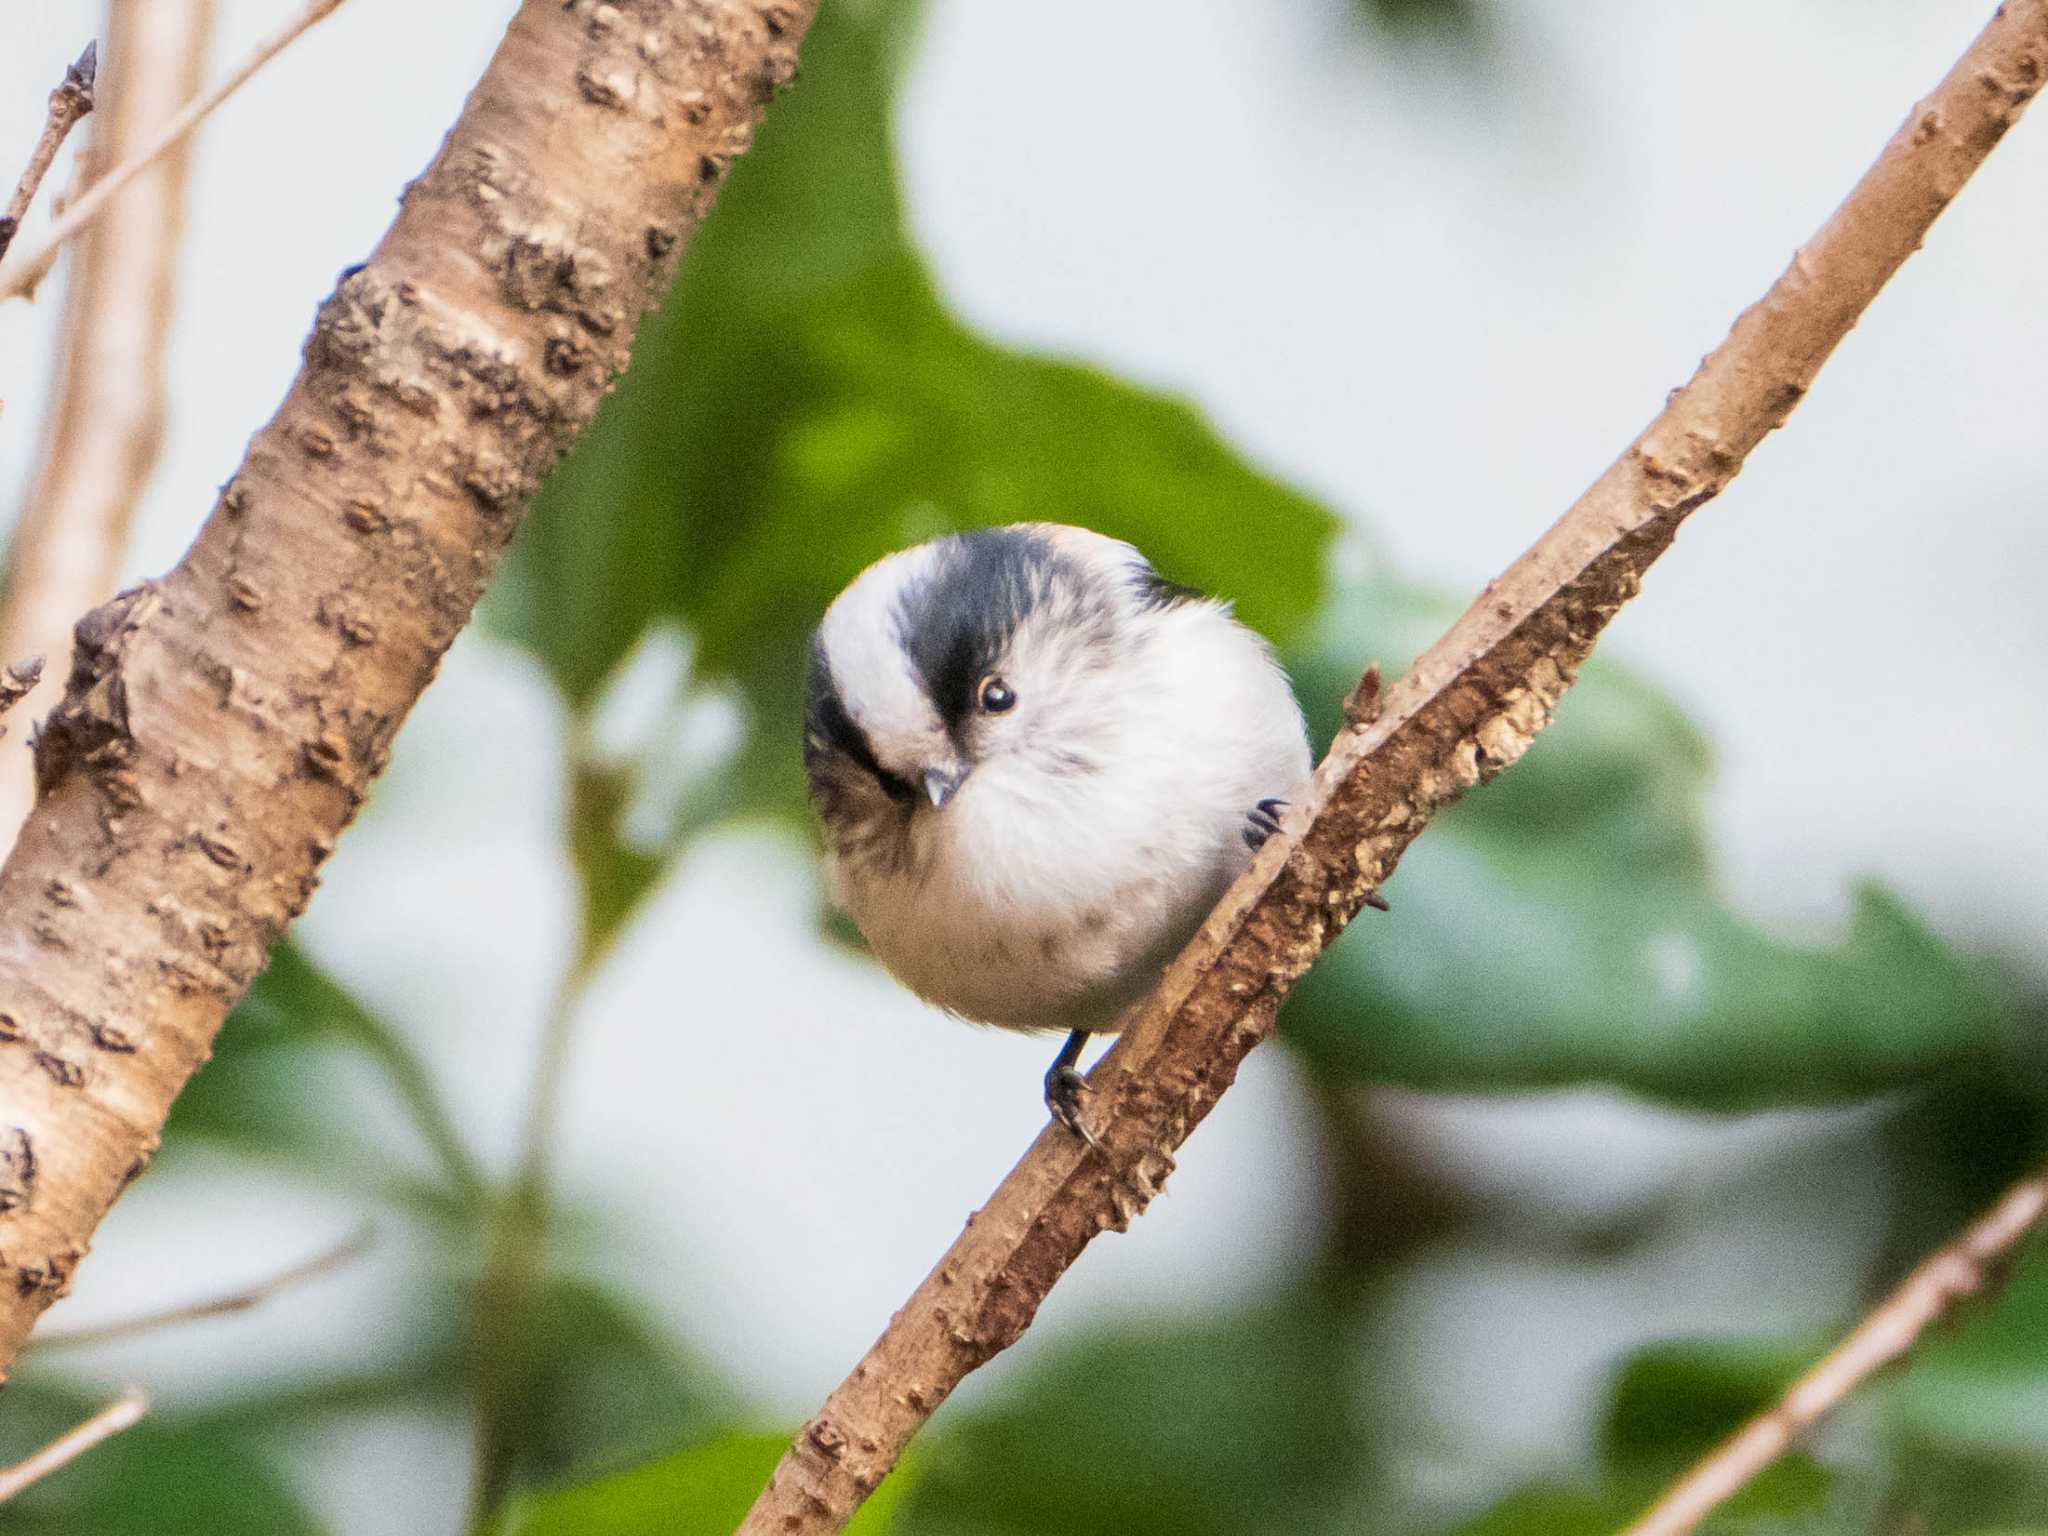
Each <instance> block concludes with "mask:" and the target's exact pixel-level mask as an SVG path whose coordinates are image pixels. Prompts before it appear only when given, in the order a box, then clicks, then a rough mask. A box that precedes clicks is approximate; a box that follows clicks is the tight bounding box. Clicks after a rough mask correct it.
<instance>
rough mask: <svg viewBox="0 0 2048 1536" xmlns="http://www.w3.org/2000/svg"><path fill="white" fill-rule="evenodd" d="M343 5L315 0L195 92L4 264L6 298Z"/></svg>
mask: <svg viewBox="0 0 2048 1536" xmlns="http://www.w3.org/2000/svg"><path fill="white" fill-rule="evenodd" d="M341 3H342V0H311V3H310V4H308V5H307V7H306V8H305V10H303V11H301V12H300V13H299V14H298V15H297V16H295V17H293V18H292V19H291V20H290V21H288V22H286V23H285V24H284V25H283V26H281V27H279V28H278V29H277V30H276V31H275V32H273V33H271V34H270V36H268V37H266V38H265V39H264V40H263V41H262V42H261V43H259V44H257V45H256V48H255V50H254V51H253V52H252V53H250V55H249V57H248V58H246V59H244V60H243V61H242V63H241V65H240V66H239V67H238V68H236V69H235V70H234V71H233V72H232V73H231V74H229V75H228V77H227V78H226V79H225V80H223V81H221V82H220V84H218V85H216V86H215V87H214V88H213V89H212V90H210V91H208V92H207V93H206V94H205V95H203V96H195V97H194V98H193V99H192V100H191V101H189V102H187V103H186V104H185V106H184V107H183V108H182V109H180V111H179V112H178V113H177V115H176V116H174V117H172V118H171V120H170V121H169V122H167V123H165V124H164V125H163V128H162V130H161V131H160V132H159V133H158V134H157V136H156V137H155V138H154V139H152V140H151V141H150V142H149V143H148V144H146V145H145V146H143V148H142V149H140V150H139V151H137V152H136V153H135V155H133V156H132V157H131V158H129V159H128V160H126V161H124V162H122V163H121V164H120V165H117V166H116V167H114V169H113V170H111V171H109V172H108V173H107V174H106V175H105V176H102V177H101V178H100V179H99V180H98V181H96V182H94V183H93V184H92V186H91V187H89V188H88V189H87V190H86V192H85V195H84V196H82V197H80V198H79V199H78V201H77V202H75V203H73V204H72V205H71V206H70V207H69V208H67V209H65V210H64V212H63V214H62V216H60V217H59V218H58V220H57V222H56V223H55V224H54V225H52V226H51V228H50V232H49V233H48V234H47V235H45V236H44V237H43V240H42V243H41V244H40V245H38V246H37V247H36V248H35V249H34V250H33V251H31V252H30V253H29V254H27V255H26V256H23V257H20V258H19V259H17V260H15V261H11V262H9V263H7V265H6V266H5V267H0V301H4V300H7V299H20V298H26V297H28V296H29V295H30V294H31V293H33V292H35V288H36V284H37V283H38V282H40V281H41V280H42V276H43V274H44V273H45V272H46V271H48V270H49V266H50V261H51V259H52V258H53V257H54V256H55V255H56V253H57V249H58V248H59V247H60V246H62V245H63V244H64V242H65V241H67V240H69V239H70V238H71V237H72V236H73V235H75V234H77V233H78V232H79V231H80V230H81V229H84V228H85V227H86V226H87V225H88V224H90V223H92V221H93V220H94V219H96V218H98V217H99V216H100V214H101V213H102V212H103V211H104V210H105V209H106V206H107V204H108V203H109V202H111V201H112V200H113V199H114V198H115V197H116V196H118V195H119V194H120V191H121V189H122V188H123V187H125V186H127V185H128V183H129V182H131V181H133V180H134V179H135V178H136V177H137V176H139V175H141V174H142V173H143V172H144V171H145V170H147V169H148V168H149V166H150V164H151V162H153V161H154V160H156V158H157V157H158V156H159V155H162V154H164V153H165V152H166V151H168V150H169V149H170V148H171V147H172V146H173V145H175V144H177V143H178V142H179V140H181V139H183V138H184V137H185V135H186V134H188V133H190V132H191V131H192V130H193V129H194V128H196V127H198V126H199V124H200V123H201V122H203V121H204V120H205V119H206V117H207V116H208V114H210V113H211V112H212V111H213V110H214V108H216V107H218V106H219V105H220V104H221V103H222V102H224V101H226V100H227V99H228V98H229V97H230V96H232V95H234V94H235V92H237V91H239V90H240V89H241V88H242V87H243V86H244V85H246V84H248V83H249V81H250V79H251V78H252V77H253V76H254V75H255V74H256V72H257V71H258V70H260V69H261V68H263V66H264V65H266V64H268V63H269V62H270V61H271V60H272V59H274V58H276V57H277V56H278V55H279V54H280V53H282V52H284V50H285V49H286V48H289V47H290V46H291V45H292V44H293V43H294V42H295V41H297V40H298V38H299V37H300V36H302V35H303V34H304V33H305V32H307V31H308V30H310V29H311V28H312V26H313V25H314V23H316V22H318V21H320V20H322V19H323V18H324V17H326V16H328V15H329V14H331V13H332V12H333V11H335V10H337V9H338V8H339V7H340V5H341Z"/></svg>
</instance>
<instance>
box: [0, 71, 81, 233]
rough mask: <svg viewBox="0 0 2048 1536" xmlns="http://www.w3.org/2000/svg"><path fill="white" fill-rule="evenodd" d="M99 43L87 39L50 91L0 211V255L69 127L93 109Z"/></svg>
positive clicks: (40, 183)
mask: <svg viewBox="0 0 2048 1536" xmlns="http://www.w3.org/2000/svg"><path fill="white" fill-rule="evenodd" d="M99 46H100V45H99V44H98V43H97V42H92V43H87V44H86V45H85V52H83V53H81V54H80V55H79V56H78V62H77V63H75V64H73V65H71V66H70V67H69V68H68V69H66V70H65V71H64V78H63V80H62V81H61V82H60V83H59V84H58V86H57V89H55V90H54V91H52V92H50V111H49V115H48V116H47V117H46V118H44V120H43V131H42V134H41V135H40V136H39V137H38V138H37V139H36V147H35V148H34V149H33V150H32V151H30V153H29V157H28V168H27V169H26V170H24V171H23V172H22V173H21V180H20V181H18V182H16V183H15V184H14V195H13V196H12V197H10V198H8V199H7V208H6V211H5V212H0V256H5V255H6V254H7V247H8V246H10V245H12V244H13V243H14V236H15V234H16V232H17V231H19V230H20V228H21V221H22V220H23V219H24V218H26V217H27V216H28V205H29V204H30V203H32V202H34V201H35V196H36V190H37V189H38V188H39V187H41V186H42V184H43V178H44V177H45V176H47V175H49V173H50V162H51V161H53V160H55V159H56V158H57V151H58V150H60V149H62V148H63V147H64V141H65V139H67V138H69V137H70V136H71V130H72V129H73V128H75V127H77V126H78V122H79V119H81V118H82V117H84V116H85V115H86V113H88V112H90V111H91V110H92V83H93V77H94V75H95V74H97V73H98V71H99V57H100V54H99Z"/></svg>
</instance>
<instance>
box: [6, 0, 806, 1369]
mask: <svg viewBox="0 0 2048 1536" xmlns="http://www.w3.org/2000/svg"><path fill="white" fill-rule="evenodd" d="M810 16H811V6H810V5H809V4H808V3H806V0H773V3H761V0H612V3H611V4H608V5H602V6H574V7H569V6H564V5H563V4H561V0H523V3H522V4H521V5H520V6H519V8H518V10H517V12H516V13H515V15H514V16H513V18H512V23H511V26H510V29H509V30H508V31H507V33H506V36H505V38H504V41H503V42H502V43H501V44H500V46H499V48H498V50H497V53H496V55H495V56H494V57H493V59H492V60H491V63H490V66H489V68H488V69H487V70H486V71H485V74H484V76H483V78H482V79H481V80H480V81H479V82H478V84H477V86H476V88H475V89H474V90H473V91H472V92H471V93H470V96H469V99H468V101H467V103H466V104H465V106H464V108H463V111H462V115H461V116H460V118H459V119H458V120H457V121H456V123H455V125H454V126H453V128H451V129H450V131H449V134H448V136H447V138H446V140H445V141H444V142H443V144H442V146H441V149H440V151H439V153H438V154H437V155H436V157H435V159H434V161H433V163H432V164H431V165H430V166H429V167H428V168H427V169H426V170H425V171H424V172H423V173H422V174H421V175H420V176H419V177H418V178H417V179H416V180H414V181H413V182H412V184H411V185H410V187H409V188H408V189H407V192H406V195H405V197H404V199H403V201H402V202H401V203H400V205H399V211H398V216H397V219H396V221H395V222H394V224H393V225H392V227H391V229H390V230H389V231H388V232H387V233H386V235H385V236H384V238H383V240H382V241H380V242H379V244H378V246H377V248H376V250H374V251H373V252H372V253H371V255H370V258H369V260H368V261H367V262H366V263H365V264H364V265H363V266H362V267H361V268H360V269H356V270H352V271H350V272H349V273H347V274H346V275H345V276H344V277H343V278H342V280H341V282H340V285H339V286H338V287H337V289H336V290H335V292H334V293H333V295H332V296H331V297H330V298H329V299H328V300H327V302H326V303H325V304H324V305H323V306H322V307H321V310H320V313H319V315H318V317H317V319H316V321H315V324H314V326H313V331H312V334H311V336H310V337H309V338H308V339H307V341H306V343H305V349H304V361H303V364H302V367H301V369H300V373H299V376H298V378H297V380H296V381H295V382H294V383H293V385H292V388H291V390H290V392H289V393H288V394H287V395H286V397H285V399H284V401H283V403H282V404H281V406H280V407H279V409H278V413H277V415H276V417H275V418H274V419H273V420H272V421H271V422H270V423H269V424H268V425H267V426H265V427H263V428H262V429H261V430H259V431H258V432H257V433H256V435H255V436H254V437H253V438H252V439H251V440H250V444H249V450H248V455H247V457H246V458H245V460H244V461H243V464H242V466H241V467H240V469H239V470H238V471H237V472H236V474H235V475H234V476H233V477H232V478H231V479H230V480H229V482H228V483H227V485H226V486H224V487H223V488H222V491H221V495H220V499H219V501H218V503H217V504H216V506H215V507H214V510H213V512H212V513H211V515H210V516H209V517H208V518H207V520H206V523H205V526H204V527H203V528H202V529H201V530H200V532H199V535H198V537H197V539H196V540H195V541H194V542H193V545H192V547H191V548H190V549H189V550H188V551H187V552H186V554H185V556H184V558H183V559H181V560H180V561H179V563H178V564H177V566H176V567H175V568H173V569H172V570H171V571H170V572H169V573H167V574H166V575H165V576H164V577H163V578H161V579H160V580H157V581H152V582H147V583H144V584H143V585H141V586H139V587H136V588H134V589H133V590H131V591H129V592H126V593H124V594H122V595H121V596H120V597H118V598H116V599H114V600H113V601H111V602H109V603H107V604H105V605H104V606H102V607H101V608H99V609H97V610H95V611H94V612H93V613H91V614H89V615H87V616H86V618H85V619H84V620H82V621H81V622H80V624H79V626H78V630H77V633H76V636H75V641H76V644H75V649H74V658H73V665H72V671H71V677H70V681H69V686H68V689H67V692H66V696H65V699H64V701H63V703H62V704H60V705H59V706H58V707H57V709H56V710H54V711H53V712H52V713H51V714H50V716H49V717H48V718H47V719H46V720H45V721H44V723H43V726H42V730H41V733H40V736H39V739H38V741H37V749H36V778H37V788H38V795H37V800H36V806H35V809H34V811H33V812H32V813H31V814H30V816H29V819H28V822H27V824H26V825H25V826H24V827H23V829H22V833H21V836H20V838H19V840H18V841H17V842H16V844H15V847H14V851H13V853H12V854H11V855H10V856H9V858H8V860H7V863H6V866H5V868H4V869H0V1365H4V1364H5V1363H6V1362H7V1361H9V1360H11V1359H12V1358H13V1356H14V1354H15V1353H16V1352H17V1351H18V1350H19V1349H20V1347H21V1344H22V1341H23V1340H24V1339H25V1338H26V1337H27V1335H28V1332H29V1330H30V1328H31V1327H32V1326H33V1325H34V1323H35V1320H36V1319H37V1317H38V1316H39V1315H40V1314H41V1313H42V1311H43V1309H44V1308H45V1307H47V1306H48V1305H49V1303H50V1302H51V1301H52V1300H54V1299H55V1298H56V1297H57V1296H58V1295H61V1294H62V1293H63V1291H64V1289H65V1288H66V1286H67V1285H68V1284H69V1283H70V1278H71V1275H72V1272H73V1270H74V1269H75V1268H76V1266H77V1265H78V1263H79V1262H80V1260H81V1259H82V1258H83V1257H84V1254H85V1250H86V1248H87V1246H88V1244H89V1243H90V1242H91V1238H92V1234H93V1231H94V1230H95V1228H96V1227H97V1226H98V1224H99V1222H100V1220H101V1218H102V1217H103V1216H104V1215H105V1214H106V1211H107V1209H108V1207H109V1206H111V1205H112V1203H113V1201H114V1199H115V1198H116V1197H117V1196H118V1195H119V1194H120V1192H121V1191H122V1189H124V1188H125V1187H126V1186H127V1184H128V1183H129V1181H130V1180H132V1179H133V1178H134V1177H135V1176H136V1174H137V1173H138V1172H139V1171H140V1170H141V1169H142V1168H143V1167H144V1166H145V1165H146V1163H147V1161H148V1158H149V1156H150V1154H151V1152H152V1151H153V1149H154V1148H155V1145H156V1142H157V1138H158V1136H159V1134H160V1133H161V1130H162V1126H163V1122H164V1118H165V1116H166V1115H167V1113H168V1112H169V1109H170V1105H171V1101H172V1099H173V1098H174V1097H175V1095H176V1094H177V1091H178V1089H179V1088H180V1087H181V1086H182V1085H183V1084H184V1082H185V1080H186V1078H187V1077H189V1076H190V1075H191V1073H192V1072H193V1071H194V1070H195V1069H196V1068H197V1067H198V1065H199V1064H200V1062H202V1061H203V1060H204V1059H205V1058H206V1055H207V1052H208V1050H209V1048H210V1045H211V1043H212V1040H213V1037H214V1035H215V1033H216V1032H217V1031H218V1030H219V1028H220V1025H221V1022H222V1020H223V1019H224V1018H225V1017H226V1014H227V1010H228V1008H229V1007H230V1006H231V1005H232V1003H233V1002H234V1000H235V999H236V998H237V997H238V996H239V995H240V994H241V993H242V991H243V990H244V989H245V988H246V987H247V986H248V984H249V982H250V981H251V980H252V979H253V978H254V977H255V975H256V973H257V971H258V970H260V969H261V967H262V965H263V963H264V959H265V956H266V955H267V954H268V952H269V948H270V944H271V941H272V940H273V939H274V938H275V937H276V936H277V934H278V933H279V932H280V931H282V930H283V929H284V927H285V926H286V925H287V924H288V923H289V922H290V921H291V920H292V919H293V918H294V917H296V916H297V915H298V913H299V911H300V910H301V909H302V908H303V907H304V905H305V903H306V901H307V900H308V899H309V898H310V897H311V895H312V892H313V888H314V886H315V884H316V881H317V873H318V870H319V866H320V864H321V863H322V861H323V860H324V859H325V858H326V857H327V855H328V854H329V853H331V852H332V851H333V847H334V842H335V839H336V838H337V837H338V836H339V835H340V833H341V830H342V828H343V827H344V826H346V825H347V824H348V822H349V821H350V819H351V818H352V817H353V816H354V814H355V812H356V809H357V807H358V806H359V805H360V804H361V803H362V799H363V796H364V794H365V792H366V791H367V789H368V786H369V783H370V780H371V778H372V777H373V776H374V775H375V774H376V773H377V772H378V771H379V770H381V769H382V767H383V765H384V762H385V760H386V758H387V756H388V754H389V751H390V746H391V741H392V738H393V737H394V736H395V734H396V733H397V730H398V728H399V725H400V724H401V723H402V721H403V720H404V718H405V715H406V713H407V711H408V710H409V709H410V708H411V707H412V705H413V704H414V703H415V702H416V701H417V700H418V698H419V695H420V693H421V692H422V690H424V689H425V687H426V685H427V683H428V682H429V681H430V680H431V679H432V677H433V676H434V673H435V670H436V668H437V667H438V666H439V663H440V659H441V656H442V654H443V652H445V651H446V649H447V647H448V646H449V644H450V643H451V642H452V641H453V640H454V638H455V636H456V634H457V633H458V631H460V629H461V628H462V626H463V624H464V623H465V622H467V620H468V618H469V615H470V613H471V611H472V609H473V608H474V606H475V604H476V601H477V599H478V597H479V596H480V595H481V593H482V590H483V585H484V582H485V580H486V579H487V578H488V576H489V575H490V573H491V571H492V569H493V567H494V565H495V563H496V560H497V557H498V554H499V552H500V551H501V550H502V549H503V547H504V545H505V542H506V540H507V539H509V538H510V537H511V535H512V532H513V530H514V529H515V528H516V527H517V525H518V522H519V516H520V513H521V512H522V510H523V508H524V507H525V504H526V502H527V501H528V499H529V498H530V497H531V496H532V494H533V491H534V488H535V486H536V485H537V484H538V483H539V480H540V477H541V475H542V474H543V473H544V472H545V471H546V470H547V469H549V468H550V467H552V466H553V464H554V462H555V460H556V459H557V458H559V457H560V455H561V453H562V452H563V450H564V449H565V448H566V447H567V445H568V444H569V442H570V441H571V440H572V439H573V438H574V437H575V435H576V434H577V433H578V432H579V431H580V430H581V429H582V428H583V426H584V425H585V424H586V423H587V422H588V421H589V420H590V418H591V416H592V415H593V414H594V413H595V412H596V410H597V406H598V403H599V401H600V400H602V399H603V397H604V395H605V392H606V391H607V389H608V388H609V387H610V385H611V381H612V380H613V378H614V377H616V375H617V373H618V372H619V370H620V369H622V368H623V367H624V366H625V364H626V361H627V356H628V352H629V349H630V344H631V339H632V335H633V332H634V329H635V328H636V326H637V325H638V322H639V319H640V317H641V316H642V315H643V314H644V313H645V312H646V311H647V309H648V308H649V307H650V306H651V305H652V304H653V303H654V302H655V301H656V300H657V299H658V298H660V297H661V296H662V295H663V294H664V293H665V292H667V289H668V285H669V283H670V281H671V280H672V278H673V276H674V273H675V266H676V262H677V260H678V258H679V257H680V255H681V253H682V250H683V248H684V246H685V245H686V244H687V242H688V239H689V237H690V235H691V234H692V233H693V232H694V230H695V229H696V227H697V225H698V223H699V221H700V220H701V219H702V218H703V217H704V216H705V214H706V213H707V212H708V211H709V209H710V207H711V205H712V202H713V199H714V198H715V196H716V194H717V191H718V188H719V186H720V184H721V183H722V181H723V179H724V176H725V173H726V170H727V169H728V167H729V166H730V165H731V163H732V161H733V160H734V158H735V157H736V156H738V155H739V154H740V153H741V152H742V151H743V150H744V149H745V148H746V146H747V145H748V143H749V142H751V138H752V134H753V126H754V124H755V122H756V121H757V120H758V119H759V117H760V115H761V113H762V111H763V110H764V108H765V107H766V104H767V102H768V101H769V100H770V98H771V97H772V96H773V95H774V93H775V91H776V90H777V89H778V88H779V87H781V86H782V85H785V84H787V83H788V82H789V81H790V80H791V79H792V78H794V76H795V73H796V50H797V44H798V41H799V39H800V38H801V36H802V34H803V32H804V29H805V28H806V27H807V26H808V25H809V21H810Z"/></svg>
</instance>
